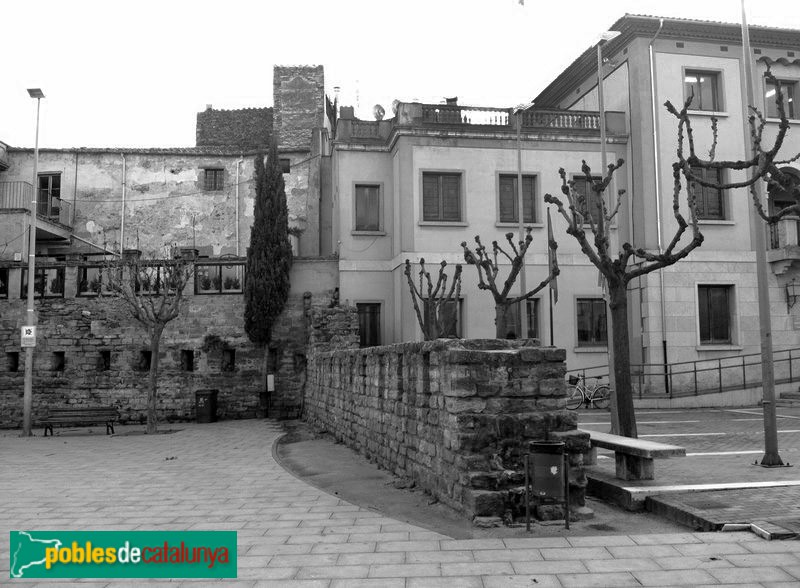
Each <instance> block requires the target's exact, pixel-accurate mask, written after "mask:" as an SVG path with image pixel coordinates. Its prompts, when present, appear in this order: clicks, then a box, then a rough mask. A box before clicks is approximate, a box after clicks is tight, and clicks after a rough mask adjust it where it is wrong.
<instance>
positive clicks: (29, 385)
mask: <svg viewBox="0 0 800 588" xmlns="http://www.w3.org/2000/svg"><path fill="white" fill-rule="evenodd" d="M28 95H29V96H30V97H31V98H36V141H35V144H34V148H33V193H32V194H31V210H30V217H31V223H30V228H29V239H28V311H27V313H26V315H25V325H26V326H28V327H32V326H34V325H35V324H36V315H35V311H34V308H33V284H34V282H35V280H34V270H35V267H36V208H37V205H36V196H37V193H38V191H39V107H40V106H41V102H42V98H44V92H42V90H41V88H29V89H28ZM33 349H34V348H33V347H30V346H28V347H25V388H24V392H23V396H22V435H23V436H25V437H29V436H30V435H31V434H32V433H31V408H32V406H33Z"/></svg>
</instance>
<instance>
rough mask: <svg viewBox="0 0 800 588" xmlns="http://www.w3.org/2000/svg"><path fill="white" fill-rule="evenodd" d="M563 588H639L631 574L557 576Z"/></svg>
mask: <svg viewBox="0 0 800 588" xmlns="http://www.w3.org/2000/svg"><path fill="white" fill-rule="evenodd" d="M558 579H559V581H560V582H561V585H562V586H564V588H617V587H618V586H620V587H621V586H641V584H640V583H639V582H638V580H636V578H634V577H633V576H632V575H631V574H628V573H623V572H617V573H609V574H559V575H558Z"/></svg>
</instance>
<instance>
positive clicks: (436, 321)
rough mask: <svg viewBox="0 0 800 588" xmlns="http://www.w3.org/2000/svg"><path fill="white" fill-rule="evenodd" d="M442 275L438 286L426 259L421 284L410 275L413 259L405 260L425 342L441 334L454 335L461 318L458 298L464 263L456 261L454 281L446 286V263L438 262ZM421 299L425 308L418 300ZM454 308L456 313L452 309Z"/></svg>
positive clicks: (451, 336)
mask: <svg viewBox="0 0 800 588" xmlns="http://www.w3.org/2000/svg"><path fill="white" fill-rule="evenodd" d="M439 265H440V267H439V278H438V279H437V280H436V285H434V284H433V281H432V280H431V274H430V273H429V272H428V271H427V270H426V269H425V260H424V259H420V260H419V287H417V285H416V283H415V282H414V278H413V276H412V275H411V274H412V270H411V262H410V261H408V260H407V259H406V269H405V274H406V279H407V280H408V288H409V290H410V291H411V301H412V302H413V303H414V312H415V313H416V315H417V321H418V322H419V326H420V327H421V328H422V335H423V337H424V339H425V341H432V340H433V339H438V338H439V337H447V338H455V337H457V335H456V325H457V320H458V299H459V297H460V295H461V264H456V269H455V272H454V273H453V282H452V284H450V289H449V290H448V289H447V274H446V273H445V271H444V270H445V268H446V267H447V262H446V261H444V260H442V262H441V264H439ZM418 300H419V301H420V302H422V308H423V310H420V307H419V303H418V302H417V301H418ZM451 308H454V312H450V311H449V310H450V309H451Z"/></svg>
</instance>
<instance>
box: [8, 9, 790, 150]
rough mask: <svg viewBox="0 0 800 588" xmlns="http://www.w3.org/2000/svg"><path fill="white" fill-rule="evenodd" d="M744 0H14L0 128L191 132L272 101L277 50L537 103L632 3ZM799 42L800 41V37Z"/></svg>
mask: <svg viewBox="0 0 800 588" xmlns="http://www.w3.org/2000/svg"><path fill="white" fill-rule="evenodd" d="M740 10H741V9H740V2H739V0H705V1H704V0H670V1H664V0H580V1H579V0H525V6H524V7H523V6H520V5H519V3H518V0H398V1H392V2H388V1H384V0H335V1H333V0H287V1H278V0H267V1H263V0H262V1H260V2H248V1H244V0H227V1H226V2H210V1H208V0H193V1H185V0H158V1H154V0H138V1H137V2H126V3H122V2H117V1H110V0H100V1H97V0H71V1H65V0H36V1H24V0H16V1H13V2H5V3H4V4H3V8H2V10H0V23H1V24H2V27H0V29H1V30H2V33H0V41H2V59H1V60H0V141H4V142H6V143H8V144H10V145H13V146H27V147H31V146H33V143H34V127H35V116H36V113H35V101H34V100H32V99H30V98H29V97H28V94H27V92H26V89H27V88H31V87H41V88H42V89H43V90H44V93H45V95H46V98H45V99H44V100H43V101H42V115H41V123H40V129H41V130H40V145H41V146H45V147H81V146H86V147H89V146H90V147H123V146H124V147H178V146H191V145H194V139H195V134H194V132H195V131H194V127H195V116H196V113H197V112H198V111H200V110H203V109H205V105H206V104H213V105H214V107H215V108H242V107H246V106H254V107H255V106H258V107H260V106H271V105H272V66H273V65H274V64H285V65H295V64H320V65H324V66H325V85H326V90H327V92H328V93H329V94H332V93H333V87H334V86H336V85H338V86H340V87H341V98H342V99H341V103H342V104H348V103H350V104H354V105H355V103H356V90H357V93H358V103H359V108H358V109H357V115H358V116H360V117H361V118H367V119H371V118H372V116H371V110H372V105H373V104H375V103H381V104H382V105H383V106H384V108H385V109H386V111H387V112H389V113H391V110H390V105H391V102H392V100H393V99H395V98H398V99H400V100H406V101H408V100H412V99H419V100H421V101H426V102H439V101H441V100H442V98H443V97H445V96H458V98H459V102H460V103H461V104H467V105H474V106H503V107H505V106H512V105H514V104H518V103H521V102H527V101H530V100H531V99H532V98H533V97H535V96H536V95H537V94H538V93H539V91H541V90H542V89H543V88H544V87H545V86H546V85H547V84H548V83H549V82H550V81H552V80H553V78H554V77H555V76H556V75H557V74H558V73H559V72H560V71H561V70H563V69H564V68H565V67H566V66H567V65H569V64H570V63H571V62H572V61H573V60H574V59H575V58H576V57H577V56H578V55H580V54H581V52H583V51H584V50H585V49H586V48H587V47H589V46H590V45H592V43H593V42H594V40H595V39H596V38H597V36H598V35H599V34H600V33H601V32H602V31H604V30H606V29H608V28H609V27H610V26H611V25H612V24H613V23H614V21H616V20H617V18H619V17H620V16H622V15H623V14H625V13H626V12H627V13H632V14H649V15H654V16H674V17H684V18H697V19H704V20H718V21H725V22H739V18H740ZM747 11H748V21H749V23H750V24H758V25H767V26H778V27H785V28H797V29H800V8H798V4H797V0H761V1H760V2H756V1H755V0H748V6H747ZM798 49H800V48H798Z"/></svg>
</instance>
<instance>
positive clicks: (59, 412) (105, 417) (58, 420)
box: [40, 406, 119, 437]
mask: <svg viewBox="0 0 800 588" xmlns="http://www.w3.org/2000/svg"><path fill="white" fill-rule="evenodd" d="M117 420H119V411H118V410H117V409H116V408H104V407H98V406H83V407H76V408H51V409H50V411H49V412H48V413H47V416H46V417H44V418H43V419H41V421H40V423H41V424H42V425H44V436H45V437H47V431H48V430H49V431H50V436H51V437H52V436H53V425H95V424H100V423H105V425H106V435H111V434H113V433H114V422H115V421H117Z"/></svg>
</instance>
